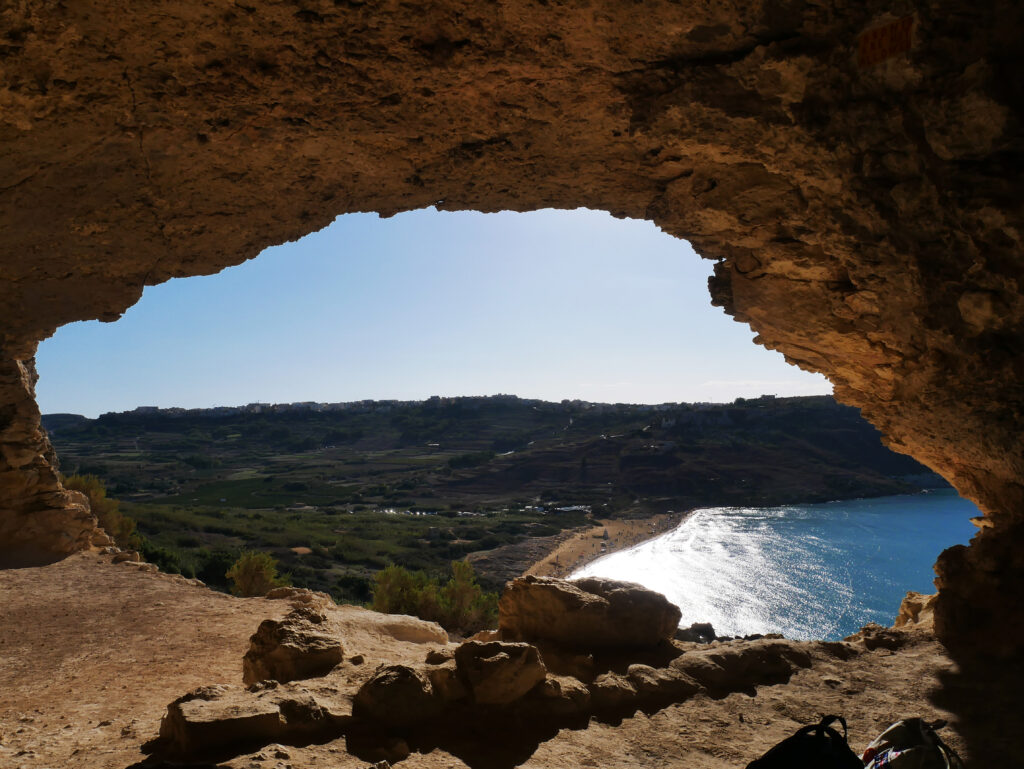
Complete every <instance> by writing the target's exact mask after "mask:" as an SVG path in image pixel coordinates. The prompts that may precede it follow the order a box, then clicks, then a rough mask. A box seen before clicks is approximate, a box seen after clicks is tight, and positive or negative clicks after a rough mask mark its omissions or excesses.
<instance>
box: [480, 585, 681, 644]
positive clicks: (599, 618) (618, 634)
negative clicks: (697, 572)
mask: <svg viewBox="0 0 1024 769" xmlns="http://www.w3.org/2000/svg"><path fill="white" fill-rule="evenodd" d="M498 612H499V616H498V626H499V629H500V631H501V635H502V638H505V639H509V640H526V641H529V640H534V639H542V640H547V641H552V642H555V643H558V644H562V645H565V646H569V647H574V648H581V649H596V648H607V647H630V646H637V647H639V646H653V645H655V644H657V643H659V642H661V641H663V640H665V639H667V638H671V637H672V634H673V632H675V630H676V627H677V626H678V625H679V617H680V612H679V608H678V607H676V606H675V605H674V604H671V603H669V601H668V599H666V598H665V596H663V595H662V594H661V593H656V592H654V591H653V590H648V589H647V588H644V587H642V586H640V585H636V584H633V583H630V582H617V581H615V580H610V579H603V578H600V577H588V578H586V579H579V580H575V581H571V582H568V581H565V580H559V579H552V578H550V577H534V576H528V577H521V578H519V579H516V580H513V581H512V582H510V583H509V584H508V586H507V587H506V588H505V592H504V593H503V594H502V596H501V600H500V602H499V604H498Z"/></svg>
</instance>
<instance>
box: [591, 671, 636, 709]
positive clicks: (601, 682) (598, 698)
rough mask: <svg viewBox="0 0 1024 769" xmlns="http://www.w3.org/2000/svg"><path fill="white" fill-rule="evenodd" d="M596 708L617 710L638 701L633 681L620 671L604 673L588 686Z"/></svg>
mask: <svg viewBox="0 0 1024 769" xmlns="http://www.w3.org/2000/svg"><path fill="white" fill-rule="evenodd" d="M588 689H589V691H590V701H591V703H592V704H593V707H594V710H598V711H600V710H617V709H619V708H621V707H623V706H626V707H628V706H631V705H633V704H634V703H635V702H636V699H637V692H636V687H635V686H634V685H633V683H632V682H631V681H630V680H629V679H628V678H627V677H626V676H623V675H619V674H618V673H603V674H601V675H599V676H598V677H597V678H595V679H594V682H593V683H592V684H590V686H589V687H588Z"/></svg>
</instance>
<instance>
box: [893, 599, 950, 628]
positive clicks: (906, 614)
mask: <svg viewBox="0 0 1024 769" xmlns="http://www.w3.org/2000/svg"><path fill="white" fill-rule="evenodd" d="M938 597H939V596H938V594H933V595H925V594H924V593H916V592H914V591H913V590H911V591H910V592H908V593H907V595H906V597H905V598H904V599H903V602H902V603H901V604H900V613H899V614H898V615H897V616H896V621H895V622H894V623H893V626H894V627H900V628H902V627H906V626H907V625H917V626H919V627H928V626H931V625H933V624H934V619H935V602H936V600H937V599H938Z"/></svg>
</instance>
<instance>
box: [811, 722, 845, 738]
mask: <svg viewBox="0 0 1024 769" xmlns="http://www.w3.org/2000/svg"><path fill="white" fill-rule="evenodd" d="M836 721H838V722H839V723H840V724H842V725H843V741H844V742H849V738H848V737H847V732H846V719H845V718H843V717H842V716H825V717H823V718H822V719H821V722H820V723H819V724H818V725H817V726H814V727H811V728H813V729H815V730H817V731H819V732H824V731H826V730H827V729H828V728H829V726H830V725H831V724H832V723H834V722H836ZM831 731H835V729H832V730H831ZM836 734H838V732H836Z"/></svg>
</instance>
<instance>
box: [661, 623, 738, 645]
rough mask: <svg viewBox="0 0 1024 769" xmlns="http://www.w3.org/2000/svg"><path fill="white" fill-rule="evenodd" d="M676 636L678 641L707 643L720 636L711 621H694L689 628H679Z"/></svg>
mask: <svg viewBox="0 0 1024 769" xmlns="http://www.w3.org/2000/svg"><path fill="white" fill-rule="evenodd" d="M674 638H675V639H676V640H677V641H688V642H690V643H699V644H706V643H711V642H712V641H715V640H717V638H718V636H716V635H715V629H714V627H712V626H711V623H710V622H694V623H693V624H692V625H690V627H688V628H679V629H677V630H676V632H675V635H674ZM750 640H756V639H750Z"/></svg>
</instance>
